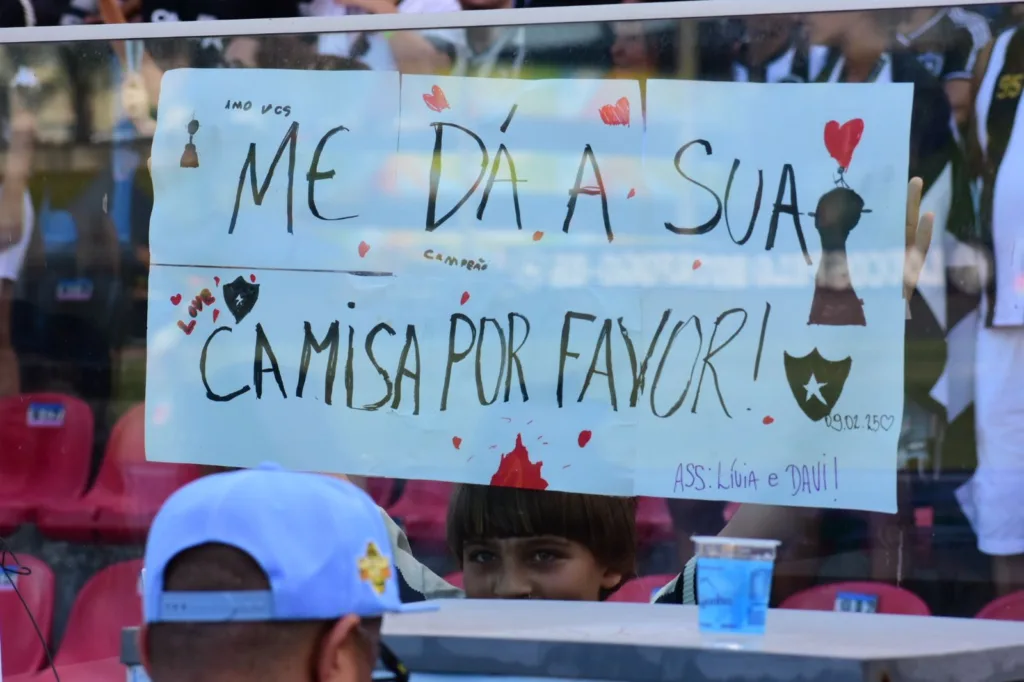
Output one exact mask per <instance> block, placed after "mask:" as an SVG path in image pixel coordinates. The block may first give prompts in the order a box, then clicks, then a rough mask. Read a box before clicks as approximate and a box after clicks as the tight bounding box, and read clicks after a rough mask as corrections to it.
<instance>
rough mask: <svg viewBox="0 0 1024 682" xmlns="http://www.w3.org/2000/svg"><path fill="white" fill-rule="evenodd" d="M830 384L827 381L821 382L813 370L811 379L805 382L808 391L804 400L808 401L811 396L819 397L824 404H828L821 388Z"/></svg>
mask: <svg viewBox="0 0 1024 682" xmlns="http://www.w3.org/2000/svg"><path fill="white" fill-rule="evenodd" d="M825 386H828V384H827V383H826V382H819V381H818V380H817V379H816V378H815V377H814V372H811V380H810V381H808V382H807V383H806V384H804V390H805V391H807V395H806V396H805V397H804V402H807V401H808V400H810V399H811V398H817V399H818V401H819V402H820V403H821V404H822V405H827V404H828V403H826V402H825V398H824V396H822V395H821V389H822V388H824V387H825Z"/></svg>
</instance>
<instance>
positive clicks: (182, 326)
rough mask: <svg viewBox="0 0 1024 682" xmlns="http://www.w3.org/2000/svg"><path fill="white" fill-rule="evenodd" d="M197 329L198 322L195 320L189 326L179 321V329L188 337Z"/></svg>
mask: <svg viewBox="0 0 1024 682" xmlns="http://www.w3.org/2000/svg"><path fill="white" fill-rule="evenodd" d="M195 328H196V321H195V320H192V321H191V322H189V323H188V324H185V323H184V322H182V321H181V320H178V329H180V330H181V331H183V332H185V336H188V335H189V334H191V333H192V330H193V329H195Z"/></svg>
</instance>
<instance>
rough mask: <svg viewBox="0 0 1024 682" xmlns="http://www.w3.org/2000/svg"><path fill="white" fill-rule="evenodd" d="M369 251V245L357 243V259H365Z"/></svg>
mask: <svg viewBox="0 0 1024 682" xmlns="http://www.w3.org/2000/svg"><path fill="white" fill-rule="evenodd" d="M369 251H370V245H369V244H367V243H366V242H359V257H360V258H366V254H367V253H369Z"/></svg>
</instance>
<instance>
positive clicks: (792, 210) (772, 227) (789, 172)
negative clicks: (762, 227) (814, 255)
mask: <svg viewBox="0 0 1024 682" xmlns="http://www.w3.org/2000/svg"><path fill="white" fill-rule="evenodd" d="M787 188H788V189H789V196H790V199H791V202H790V203H788V204H784V203H782V199H783V195H784V194H785V193H786V189H787ZM783 213H785V214H787V215H790V216H792V217H793V226H794V227H795V228H796V239H797V241H798V242H800V250H801V251H803V254H804V260H805V261H806V262H807V264H808V265H811V254H810V253H808V252H807V241H806V240H805V239H804V231H803V229H802V228H801V227H800V208H799V206H798V205H797V201H796V174H795V173H794V172H793V166H791V165H790V164H788V163H787V164H786V165H785V166H783V167H782V175H781V176H779V193H778V194H777V195H776V196H775V207H774V208H773V209H772V221H771V222H770V223H769V224H768V241H767V242H765V245H764V250H765V251H771V250H772V249H773V248H775V233H776V232H777V231H778V229H779V215H780V214H783Z"/></svg>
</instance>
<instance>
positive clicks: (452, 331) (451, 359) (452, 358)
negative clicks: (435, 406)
mask: <svg viewBox="0 0 1024 682" xmlns="http://www.w3.org/2000/svg"><path fill="white" fill-rule="evenodd" d="M460 322H462V323H463V324H468V325H469V331H470V333H471V334H472V336H471V337H470V339H469V346H468V347H467V348H466V350H464V351H456V350H455V335H456V332H457V331H458V324H459V323H460ZM475 343H476V326H475V325H474V324H473V320H471V319H469V318H468V317H466V316H465V315H463V314H462V313H453V314H452V316H451V325H450V326H449V327H448V364H447V365H446V366H445V370H444V388H442V389H441V411H442V412H444V411H445V410H447V409H448V388H449V387H450V386H451V381H452V367H453V366H454V365H455V363H457V362H462V361H463V360H465V359H466V358H467V357H468V356H469V353H470V351H472V350H473V345H474V344H475Z"/></svg>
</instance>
